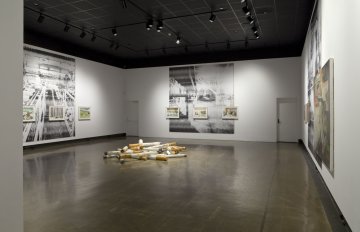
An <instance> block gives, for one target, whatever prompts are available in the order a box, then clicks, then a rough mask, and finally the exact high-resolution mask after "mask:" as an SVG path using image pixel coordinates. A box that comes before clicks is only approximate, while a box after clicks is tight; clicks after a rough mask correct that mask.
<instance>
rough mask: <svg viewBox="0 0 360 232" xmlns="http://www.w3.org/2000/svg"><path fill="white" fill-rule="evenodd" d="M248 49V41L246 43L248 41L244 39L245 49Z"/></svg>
mask: <svg viewBox="0 0 360 232" xmlns="http://www.w3.org/2000/svg"><path fill="white" fill-rule="evenodd" d="M248 47H249V41H248V39H247V38H246V39H245V48H248Z"/></svg>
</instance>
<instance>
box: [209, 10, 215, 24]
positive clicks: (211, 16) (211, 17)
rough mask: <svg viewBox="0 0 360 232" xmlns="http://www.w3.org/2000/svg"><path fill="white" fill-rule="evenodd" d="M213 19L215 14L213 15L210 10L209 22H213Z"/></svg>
mask: <svg viewBox="0 0 360 232" xmlns="http://www.w3.org/2000/svg"><path fill="white" fill-rule="evenodd" d="M215 19H216V15H214V14H213V13H212V12H211V15H210V18H209V21H210V22H211V23H213V22H214V21H215Z"/></svg>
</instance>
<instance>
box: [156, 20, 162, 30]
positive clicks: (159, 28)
mask: <svg viewBox="0 0 360 232" xmlns="http://www.w3.org/2000/svg"><path fill="white" fill-rule="evenodd" d="M163 28H164V24H163V22H162V20H159V21H158V24H157V27H156V31H157V32H161V30H162V29H163Z"/></svg>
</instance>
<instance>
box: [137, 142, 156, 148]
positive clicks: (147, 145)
mask: <svg viewBox="0 0 360 232" xmlns="http://www.w3.org/2000/svg"><path fill="white" fill-rule="evenodd" d="M158 145H160V142H152V143H143V144H141V146H143V147H152V146H158Z"/></svg>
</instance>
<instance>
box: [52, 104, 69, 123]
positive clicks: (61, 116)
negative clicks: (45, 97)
mask: <svg viewBox="0 0 360 232" xmlns="http://www.w3.org/2000/svg"><path fill="white" fill-rule="evenodd" d="M49 121H65V107H64V106H50V107H49Z"/></svg>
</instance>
